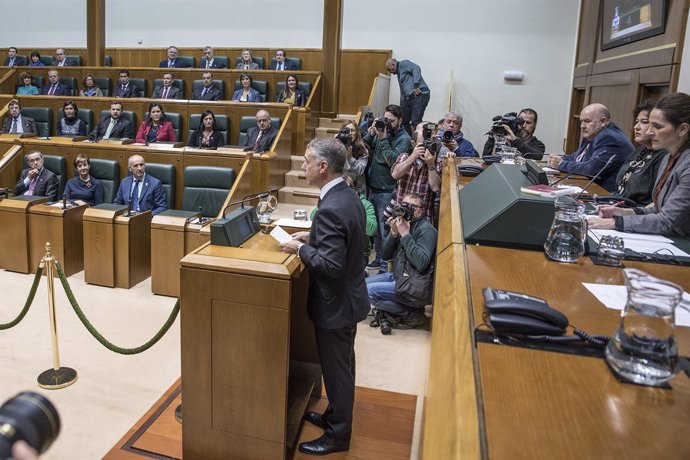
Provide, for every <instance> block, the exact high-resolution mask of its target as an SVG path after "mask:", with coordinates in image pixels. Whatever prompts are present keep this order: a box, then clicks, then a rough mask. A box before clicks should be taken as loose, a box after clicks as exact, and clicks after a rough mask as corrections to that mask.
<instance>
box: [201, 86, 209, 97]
mask: <svg viewBox="0 0 690 460" xmlns="http://www.w3.org/2000/svg"><path fill="white" fill-rule="evenodd" d="M207 92H208V88H204V90H203V91H202V92H201V99H203V98H204V96H206V93H207Z"/></svg>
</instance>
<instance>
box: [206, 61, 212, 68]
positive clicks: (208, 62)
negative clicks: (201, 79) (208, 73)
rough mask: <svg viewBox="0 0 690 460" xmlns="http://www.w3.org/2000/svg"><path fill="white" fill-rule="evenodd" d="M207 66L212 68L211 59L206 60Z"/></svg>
mask: <svg viewBox="0 0 690 460" xmlns="http://www.w3.org/2000/svg"><path fill="white" fill-rule="evenodd" d="M206 68H207V69H210V68H211V61H209V60H206Z"/></svg>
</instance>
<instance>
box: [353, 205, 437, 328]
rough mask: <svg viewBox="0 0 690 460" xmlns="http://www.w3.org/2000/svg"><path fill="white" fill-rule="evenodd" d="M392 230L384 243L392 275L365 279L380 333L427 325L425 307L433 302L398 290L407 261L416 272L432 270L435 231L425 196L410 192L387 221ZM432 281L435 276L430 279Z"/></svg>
mask: <svg viewBox="0 0 690 460" xmlns="http://www.w3.org/2000/svg"><path fill="white" fill-rule="evenodd" d="M388 224H389V225H390V228H391V231H390V233H389V234H388V236H387V237H386V239H385V241H384V242H383V256H384V257H385V258H391V257H392V258H393V273H382V274H378V275H376V276H371V277H369V278H367V279H366V283H367V291H368V292H369V302H370V303H371V305H372V306H373V307H374V320H373V321H372V322H371V323H370V324H369V325H370V326H371V327H380V328H381V333H382V334H384V335H387V334H390V333H391V329H393V328H395V329H412V328H415V327H421V326H425V325H426V323H427V319H426V316H425V315H424V305H425V304H426V303H431V299H430V298H429V299H410V298H406V297H404V296H402V295H401V294H399V293H398V292H397V290H396V286H395V284H396V280H400V279H401V278H402V277H403V276H404V275H407V274H406V273H404V271H405V260H407V261H408V262H409V264H411V265H412V266H413V267H414V268H415V269H416V270H417V272H420V273H421V272H426V271H427V269H430V266H431V264H432V263H433V260H434V253H435V251H436V236H437V233H436V229H435V228H434V226H433V225H431V222H429V220H427V219H424V210H423V209H422V197H420V196H419V195H417V194H416V193H408V194H407V195H405V197H404V198H403V200H402V202H401V203H400V204H399V205H396V207H395V209H394V215H393V216H392V217H390V218H389V219H388ZM431 279H433V277H432V278H431Z"/></svg>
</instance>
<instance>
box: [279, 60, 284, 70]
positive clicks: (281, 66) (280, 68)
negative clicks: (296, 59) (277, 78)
mask: <svg viewBox="0 0 690 460" xmlns="http://www.w3.org/2000/svg"><path fill="white" fill-rule="evenodd" d="M278 70H283V63H282V62H281V63H279V64H278Z"/></svg>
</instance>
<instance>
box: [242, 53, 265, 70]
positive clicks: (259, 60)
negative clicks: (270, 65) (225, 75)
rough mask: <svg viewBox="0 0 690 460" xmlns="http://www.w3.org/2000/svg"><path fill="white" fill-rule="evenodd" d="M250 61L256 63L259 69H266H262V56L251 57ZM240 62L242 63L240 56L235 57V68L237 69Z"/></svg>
mask: <svg viewBox="0 0 690 460" xmlns="http://www.w3.org/2000/svg"><path fill="white" fill-rule="evenodd" d="M252 61H254V62H256V63H257V64H258V66H259V68H260V69H265V68H266V67H264V58H263V57H262V56H252ZM240 62H242V56H237V57H236V58H235V67H237V64H239V63H240Z"/></svg>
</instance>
